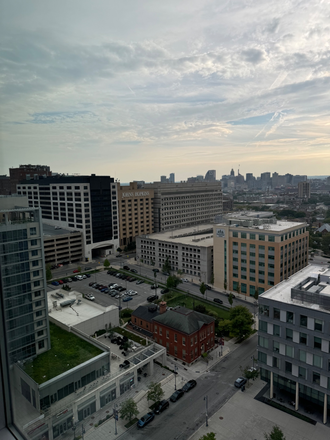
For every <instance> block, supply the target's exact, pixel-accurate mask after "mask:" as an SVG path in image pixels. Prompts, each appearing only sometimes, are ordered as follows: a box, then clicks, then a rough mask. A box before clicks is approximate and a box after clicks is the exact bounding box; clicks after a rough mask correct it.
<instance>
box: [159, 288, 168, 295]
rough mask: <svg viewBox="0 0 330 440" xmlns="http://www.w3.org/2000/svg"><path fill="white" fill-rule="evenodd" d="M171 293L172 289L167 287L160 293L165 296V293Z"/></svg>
mask: <svg viewBox="0 0 330 440" xmlns="http://www.w3.org/2000/svg"><path fill="white" fill-rule="evenodd" d="M169 291H170V289H168V288H167V287H166V288H165V289H162V290H161V291H160V293H162V294H164V293H168V292H169Z"/></svg>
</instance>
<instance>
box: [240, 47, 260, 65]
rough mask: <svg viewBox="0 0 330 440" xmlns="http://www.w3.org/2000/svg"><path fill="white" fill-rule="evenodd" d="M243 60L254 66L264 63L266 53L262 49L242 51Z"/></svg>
mask: <svg viewBox="0 0 330 440" xmlns="http://www.w3.org/2000/svg"><path fill="white" fill-rule="evenodd" d="M242 55H243V58H244V59H245V61H248V62H249V63H252V64H258V63H261V62H262V61H264V59H265V58H264V53H263V51H262V50H260V49H253V48H252V49H246V50H243V51H242Z"/></svg>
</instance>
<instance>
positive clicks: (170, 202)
mask: <svg viewBox="0 0 330 440" xmlns="http://www.w3.org/2000/svg"><path fill="white" fill-rule="evenodd" d="M143 189H144V190H145V191H148V190H153V191H154V204H153V217H154V231H155V232H160V231H167V230H170V229H179V228H188V227H191V226H195V225H199V224H205V223H211V222H214V218H215V216H217V215H221V214H222V189H221V183H220V182H196V183H188V182H184V183H166V184H162V183H159V182H156V183H150V184H145V185H144V186H143Z"/></svg>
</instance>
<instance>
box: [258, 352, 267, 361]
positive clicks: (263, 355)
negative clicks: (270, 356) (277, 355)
mask: <svg viewBox="0 0 330 440" xmlns="http://www.w3.org/2000/svg"><path fill="white" fill-rule="evenodd" d="M258 361H259V362H260V363H262V364H265V363H266V362H267V355H266V353H262V352H261V351H258Z"/></svg>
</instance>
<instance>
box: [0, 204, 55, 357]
mask: <svg viewBox="0 0 330 440" xmlns="http://www.w3.org/2000/svg"><path fill="white" fill-rule="evenodd" d="M7 201H8V200H7ZM7 201H6V202H7ZM13 202H14V199H13ZM6 205H7V206H8V204H7V203H6ZM6 205H5V206H6ZM3 206H4V203H2V200H1V199H0V307H1V319H3V320H4V323H5V330H6V345H7V352H8V356H9V361H10V362H11V363H13V362H16V361H19V360H24V359H28V358H31V357H32V356H35V355H37V354H39V353H42V352H44V351H46V350H48V349H49V348H50V338H49V328H48V309H47V296H46V274H45V265H44V249H43V232H42V221H41V210H40V208H20V209H17V208H14V207H13V209H7V207H6V209H3V210H2V209H1V208H2V207H3ZM13 206H14V204H13Z"/></svg>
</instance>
